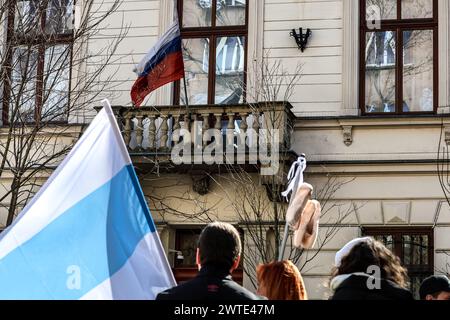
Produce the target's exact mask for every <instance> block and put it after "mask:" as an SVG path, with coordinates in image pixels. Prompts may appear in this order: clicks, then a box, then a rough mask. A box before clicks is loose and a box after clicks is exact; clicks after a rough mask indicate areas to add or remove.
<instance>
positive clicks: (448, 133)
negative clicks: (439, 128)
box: [444, 124, 450, 145]
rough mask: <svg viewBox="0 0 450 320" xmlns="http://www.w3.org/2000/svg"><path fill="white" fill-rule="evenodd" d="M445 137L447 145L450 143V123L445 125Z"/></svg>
mask: <svg viewBox="0 0 450 320" xmlns="http://www.w3.org/2000/svg"><path fill="white" fill-rule="evenodd" d="M444 137H445V143H446V144H447V145H450V124H448V125H444Z"/></svg>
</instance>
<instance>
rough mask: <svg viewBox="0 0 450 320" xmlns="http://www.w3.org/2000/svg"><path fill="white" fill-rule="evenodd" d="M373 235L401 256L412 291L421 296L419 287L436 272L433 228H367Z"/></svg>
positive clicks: (370, 234)
mask: <svg viewBox="0 0 450 320" xmlns="http://www.w3.org/2000/svg"><path fill="white" fill-rule="evenodd" d="M363 233H364V234H365V235H366V236H373V237H374V238H375V239H377V240H379V241H381V242H383V243H384V244H385V245H386V247H388V248H389V249H390V250H392V251H393V252H394V253H395V254H396V255H397V256H398V257H400V259H401V261H402V262H403V265H404V266H405V267H406V268H407V269H408V274H409V278H410V282H411V291H412V292H413V294H415V295H416V297H417V298H419V296H418V294H419V288H420V284H421V283H422V281H423V280H425V278H427V277H429V276H430V275H433V274H434V259H433V255H434V245H433V243H434V242H433V241H434V240H433V229H432V228H366V229H364V230H363Z"/></svg>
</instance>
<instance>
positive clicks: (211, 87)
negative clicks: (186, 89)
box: [173, 0, 249, 105]
mask: <svg viewBox="0 0 450 320" xmlns="http://www.w3.org/2000/svg"><path fill="white" fill-rule="evenodd" d="M211 3H212V8H211V26H206V27H184V26H183V4H184V0H177V3H176V6H177V9H178V19H179V24H180V33H181V39H182V40H185V39H203V38H208V39H209V41H210V43H209V61H208V68H209V69H208V91H207V92H208V97H207V105H216V104H217V103H216V102H215V93H216V47H217V45H216V43H217V38H220V37H241V36H242V37H244V38H245V41H244V72H243V84H244V88H243V89H244V90H243V93H242V95H243V103H246V101H247V99H246V94H245V92H246V87H247V60H248V34H249V23H248V20H249V1H248V0H247V1H246V2H245V3H246V6H245V24H243V25H236V26H216V20H217V19H216V12H217V11H216V9H217V1H216V0H211ZM181 81H183V80H179V81H177V82H175V83H174V90H173V104H174V105H180V104H181ZM183 94H184V93H183Z"/></svg>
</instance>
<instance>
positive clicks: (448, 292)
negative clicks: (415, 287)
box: [419, 276, 450, 300]
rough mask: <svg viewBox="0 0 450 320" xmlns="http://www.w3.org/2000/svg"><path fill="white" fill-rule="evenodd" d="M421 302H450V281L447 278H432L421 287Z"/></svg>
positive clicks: (426, 280)
mask: <svg viewBox="0 0 450 320" xmlns="http://www.w3.org/2000/svg"><path fill="white" fill-rule="evenodd" d="M419 292H420V299H421V300H450V280H449V279H448V278H447V277H446V276H431V277H429V278H427V279H425V280H424V281H423V282H422V285H421V286H420V290H419Z"/></svg>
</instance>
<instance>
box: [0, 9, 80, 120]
mask: <svg viewBox="0 0 450 320" xmlns="http://www.w3.org/2000/svg"><path fill="white" fill-rule="evenodd" d="M21 1H27V0H14V1H11V2H10V3H9V7H8V13H7V19H8V21H7V30H6V44H7V53H6V57H5V61H6V63H5V65H4V66H3V69H4V70H3V71H2V76H3V77H4V78H3V80H4V86H3V103H2V105H1V108H2V114H1V117H2V121H3V124H4V125H8V124H9V122H10V121H9V104H10V98H11V90H12V88H11V82H12V78H11V74H12V72H13V70H12V63H13V55H14V50H15V48H19V47H21V46H22V47H25V48H27V49H31V48H32V47H36V50H37V52H38V65H37V67H36V82H35V95H36V99H35V107H34V119H33V121H27V122H26V123H27V124H29V125H33V124H36V123H39V122H40V121H41V120H42V119H41V111H42V108H43V105H44V103H43V94H44V92H43V91H44V78H45V74H44V69H45V52H46V50H47V49H48V48H49V47H53V46H58V45H67V46H68V50H69V51H70V53H69V55H68V56H69V59H70V61H69V65H68V68H69V77H68V78H69V79H68V81H69V85H68V92H67V107H68V106H70V92H71V89H72V63H73V45H74V36H75V31H74V30H73V29H72V31H71V32H67V33H64V34H63V33H58V34H50V35H49V34H45V33H38V34H37V36H35V37H34V38H33V39H32V40H30V39H27V37H26V36H25V37H20V34H19V33H17V34H16V30H15V19H16V8H17V4H18V3H19V2H21ZM50 1H51V0H48V2H47V7H46V8H45V9H43V8H39V10H41V9H42V10H43V12H42V15H41V17H40V22H39V28H40V30H41V31H42V30H45V27H46V18H47V10H48V5H49V4H50ZM76 2H77V0H73V6H74V7H75V5H76ZM73 10H74V9H73ZM39 13H40V12H39ZM74 14H75V13H74V11H73V15H74ZM72 18H74V17H73V16H72ZM40 34H43V35H42V36H41V35H40ZM68 118H69V110H67V112H66V119H65V120H57V121H49V123H51V124H55V125H58V124H67V123H68Z"/></svg>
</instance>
